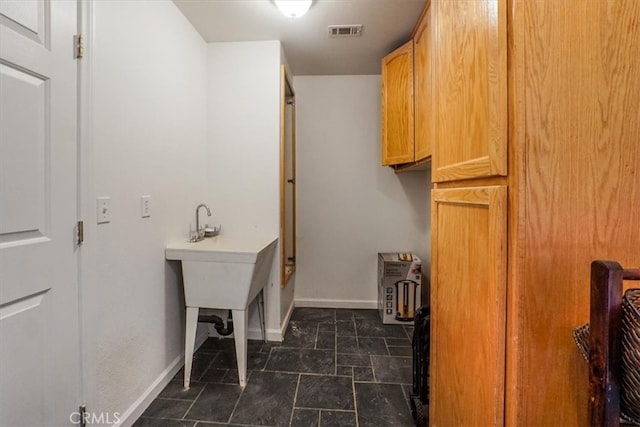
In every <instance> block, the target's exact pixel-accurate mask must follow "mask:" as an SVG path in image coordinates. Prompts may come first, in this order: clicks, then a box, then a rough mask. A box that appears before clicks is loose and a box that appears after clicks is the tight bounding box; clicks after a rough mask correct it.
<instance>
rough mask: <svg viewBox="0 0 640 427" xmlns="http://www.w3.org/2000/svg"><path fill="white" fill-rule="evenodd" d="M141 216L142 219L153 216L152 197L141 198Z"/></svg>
mask: <svg viewBox="0 0 640 427" xmlns="http://www.w3.org/2000/svg"><path fill="white" fill-rule="evenodd" d="M140 216H141V217H142V218H148V217H150V216H151V196H141V197H140Z"/></svg>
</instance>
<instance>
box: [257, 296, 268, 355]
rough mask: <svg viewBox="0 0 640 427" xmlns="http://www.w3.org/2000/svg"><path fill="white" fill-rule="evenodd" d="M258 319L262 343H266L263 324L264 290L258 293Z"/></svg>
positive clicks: (265, 332)
mask: <svg viewBox="0 0 640 427" xmlns="http://www.w3.org/2000/svg"><path fill="white" fill-rule="evenodd" d="M258 317H260V329H261V332H262V341H264V342H267V331H266V325H265V322H264V288H263V289H262V290H261V291H260V293H258Z"/></svg>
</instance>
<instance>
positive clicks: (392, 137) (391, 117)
mask: <svg viewBox="0 0 640 427" xmlns="http://www.w3.org/2000/svg"><path fill="white" fill-rule="evenodd" d="M381 118H382V164H383V165H384V166H386V165H396V164H400V163H407V162H412V161H413V159H414V157H413V150H414V147H413V132H414V129H413V41H410V42H408V43H406V44H404V45H402V46H401V47H399V48H398V49H396V50H394V51H393V52H391V53H390V54H389V55H387V56H385V57H384V58H383V59H382V111H381Z"/></svg>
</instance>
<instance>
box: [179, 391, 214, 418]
mask: <svg viewBox="0 0 640 427" xmlns="http://www.w3.org/2000/svg"><path fill="white" fill-rule="evenodd" d="M207 385H208V384H204V385H203V387H202V390H200V393H198V395H197V396H196V398H195V399H193V402H191V405H189V407H188V408H187V410H186V411H185V412H184V414H182V418H181V419H183V420H184V419H185V417H186V416H187V414H188V413H189V411H190V410H191V408H193V405H195V404H196V402H197V401H198V399H199V398H200V396H201V395H202V393H204V389H205V388H207ZM194 425H195V424H194Z"/></svg>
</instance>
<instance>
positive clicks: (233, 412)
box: [227, 375, 251, 424]
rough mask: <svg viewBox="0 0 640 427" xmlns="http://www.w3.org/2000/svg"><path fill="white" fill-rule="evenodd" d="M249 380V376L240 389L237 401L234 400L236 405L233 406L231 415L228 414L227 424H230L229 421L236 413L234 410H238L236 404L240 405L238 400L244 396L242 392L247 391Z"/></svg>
mask: <svg viewBox="0 0 640 427" xmlns="http://www.w3.org/2000/svg"><path fill="white" fill-rule="evenodd" d="M250 378H251V376H250V375H247V378H246V383H245V385H244V387H241V390H240V394H239V395H238V400H236V404H235V405H233V409H232V410H231V413H230V414H229V418H228V419H227V424H229V423H231V419H232V418H233V415H234V414H235V413H236V409H238V404H239V403H240V399H242V396H243V395H244V391H245V390H246V389H247V385H248V384H249V379H250Z"/></svg>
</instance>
